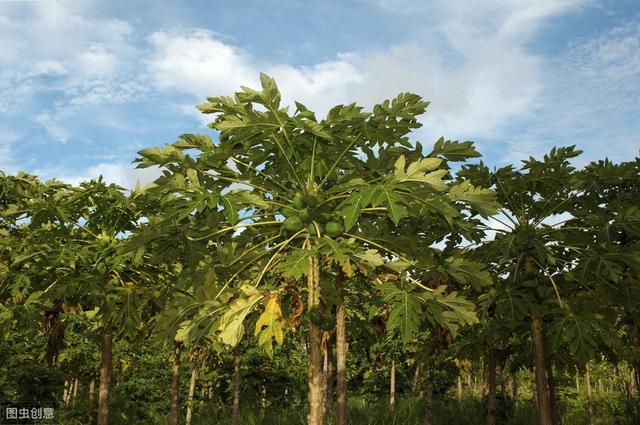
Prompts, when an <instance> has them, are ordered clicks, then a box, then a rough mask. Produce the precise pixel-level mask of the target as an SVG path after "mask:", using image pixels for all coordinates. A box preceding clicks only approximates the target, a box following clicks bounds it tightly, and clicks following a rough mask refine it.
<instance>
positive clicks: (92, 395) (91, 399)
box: [88, 377, 96, 413]
mask: <svg viewBox="0 0 640 425" xmlns="http://www.w3.org/2000/svg"><path fill="white" fill-rule="evenodd" d="M95 392H96V378H94V377H91V381H90V382H89V397H88V398H89V413H91V412H93V407H94V406H93V404H94V402H95V400H94V399H95Z"/></svg>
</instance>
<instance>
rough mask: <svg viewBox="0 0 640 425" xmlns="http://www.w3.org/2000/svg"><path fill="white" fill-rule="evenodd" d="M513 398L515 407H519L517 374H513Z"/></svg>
mask: <svg viewBox="0 0 640 425" xmlns="http://www.w3.org/2000/svg"><path fill="white" fill-rule="evenodd" d="M511 397H512V398H513V405H514V406H517V405H518V375H517V373H516V372H513V371H512V372H511Z"/></svg>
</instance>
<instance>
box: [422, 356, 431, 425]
mask: <svg viewBox="0 0 640 425" xmlns="http://www.w3.org/2000/svg"><path fill="white" fill-rule="evenodd" d="M424 425H433V371H432V370H431V368H429V371H428V372H427V388H426V392H425V412H424Z"/></svg>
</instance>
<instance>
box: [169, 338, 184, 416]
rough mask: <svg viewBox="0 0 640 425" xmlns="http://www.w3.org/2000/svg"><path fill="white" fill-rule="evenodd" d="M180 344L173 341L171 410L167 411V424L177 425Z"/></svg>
mask: <svg viewBox="0 0 640 425" xmlns="http://www.w3.org/2000/svg"><path fill="white" fill-rule="evenodd" d="M181 351H182V343H181V342H179V341H174V345H173V367H172V369H171V408H170V409H169V424H170V425H178V395H179V394H180V353H181Z"/></svg>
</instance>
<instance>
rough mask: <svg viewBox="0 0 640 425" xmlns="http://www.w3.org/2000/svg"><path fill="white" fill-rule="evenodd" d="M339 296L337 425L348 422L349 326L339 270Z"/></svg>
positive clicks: (337, 318) (337, 319)
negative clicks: (346, 319)
mask: <svg viewBox="0 0 640 425" xmlns="http://www.w3.org/2000/svg"><path fill="white" fill-rule="evenodd" d="M336 286H337V292H338V297H339V300H338V301H339V302H338V306H337V308H336V369H337V388H336V391H337V396H338V403H337V421H336V424H337V425H346V424H347V327H346V321H345V318H346V317H345V316H346V307H345V301H344V275H343V274H342V271H338V279H337V281H336Z"/></svg>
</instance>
